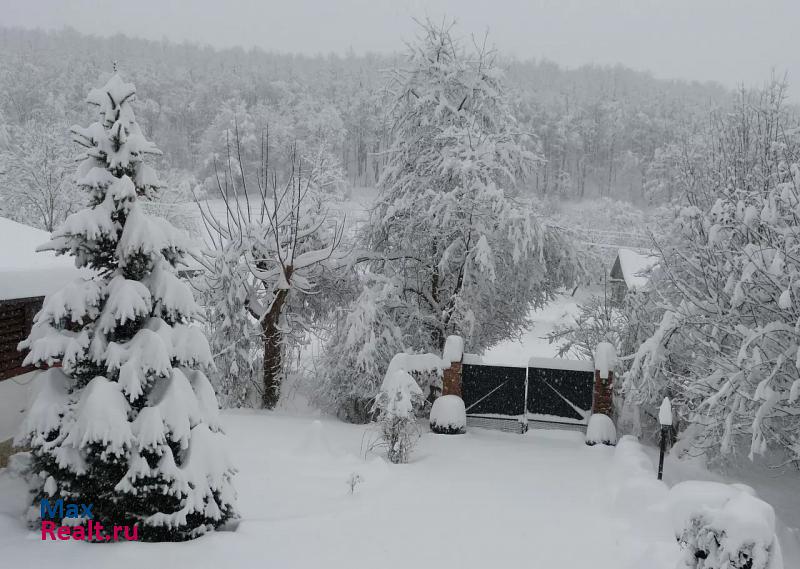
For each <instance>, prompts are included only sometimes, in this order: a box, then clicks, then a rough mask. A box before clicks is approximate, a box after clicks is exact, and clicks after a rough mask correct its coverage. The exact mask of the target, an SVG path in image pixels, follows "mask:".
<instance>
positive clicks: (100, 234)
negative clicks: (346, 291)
mask: <svg viewBox="0 0 800 569" xmlns="http://www.w3.org/2000/svg"><path fill="white" fill-rule="evenodd" d="M134 98H135V88H134V86H133V85H132V84H130V83H125V82H124V81H123V80H122V79H121V78H120V76H119V75H117V74H114V75H113V76H112V77H111V78H110V79H109V80H108V82H107V83H106V84H105V85H104V86H103V87H102V88H99V89H93V90H92V91H91V92H90V93H89V97H88V102H89V103H90V104H91V105H93V106H94V107H96V108H97V110H98V114H99V118H98V121H97V122H95V123H93V124H91V125H90V126H89V127H87V128H81V127H73V129H72V132H73V138H74V140H75V141H76V142H77V143H78V144H80V145H81V146H82V147H83V148H84V149H85V154H84V157H83V161H82V162H81V163H80V166H79V167H78V172H77V183H78V185H79V186H80V187H81V188H82V189H83V190H85V191H86V192H87V193H88V196H89V206H88V207H87V208H85V209H83V210H81V211H78V212H77V213H74V214H72V215H70V216H69V217H68V218H67V219H66V220H65V221H64V223H63V224H62V225H61V226H60V227H59V228H58V229H57V230H56V231H54V232H53V234H52V239H51V241H49V242H48V243H47V244H45V245H43V246H42V247H40V249H41V250H54V251H56V252H57V253H59V254H68V255H72V256H74V257H75V263H76V265H77V266H78V267H88V268H90V269H91V270H92V271H93V272H94V275H93V276H92V278H91V279H88V280H80V281H76V282H73V283H72V284H70V285H68V286H66V287H65V288H63V289H61V290H60V291H58V292H56V293H54V294H51V295H50V296H48V297H47V298H46V299H45V301H44V305H43V307H42V309H41V311H40V312H39V313H38V314H37V316H36V319H35V323H34V326H33V329H32V331H31V334H30V336H29V338H28V339H27V340H26V341H24V342H23V343H22V344H21V346H22V347H27V348H29V349H30V352H29V353H28V355H27V357H26V360H25V363H26V365H29V364H36V365H41V364H47V365H50V366H53V365H54V364H60V367H51V368H50V369H49V370H47V371H46V372H45V373H44V374H43V375H42V377H40V379H39V380H38V382H39V384H40V386H39V394H38V397H37V398H36V400H35V401H34V403H33V405H32V408H31V410H30V411H29V413H28V415H27V417H26V419H25V422H24V424H23V427H22V430H21V433H20V437H19V441H20V442H23V443H28V444H30V446H31V448H32V451H33V467H32V469H31V478H32V484H33V487H34V506H35V507H36V506H38V504H39V500H40V499H42V498H52V499H56V498H63V499H65V500H66V501H68V502H70V503H83V504H93V513H94V521H95V522H97V523H102V524H103V525H104V526H105V527H106V528H109V529H110V528H111V527H113V526H114V525H133V524H137V525H138V526H139V532H138V534H139V536H141V538H142V539H145V540H154V541H157V540H184V539H190V538H193V537H196V536H198V535H200V534H202V533H204V532H206V531H208V530H210V529H213V528H215V527H218V526H220V525H221V524H223V523H224V522H225V521H226V520H228V519H230V518H231V517H232V516H234V515H235V498H236V497H235V492H234V489H233V487H232V483H231V482H232V481H231V478H232V475H233V473H234V469H233V466H232V465H231V463H230V461H229V459H228V457H227V453H226V444H225V436H224V434H223V433H222V431H221V427H220V421H219V416H218V408H217V400H216V397H215V395H214V391H213V389H212V387H211V385H210V384H209V382H208V380H207V379H206V376H205V375H204V373H203V371H202V370H203V369H204V368H206V367H208V366H210V365H211V363H212V362H211V354H210V351H209V347H208V343H207V341H206V339H205V337H204V335H203V333H202V330H201V328H199V327H197V326H195V325H194V324H193V320H194V319H195V317H196V316H198V314H199V308H198V306H197V305H196V304H195V301H194V299H193V297H192V293H191V290H190V288H189V286H188V285H187V284H186V283H185V282H184V281H182V280H181V279H180V278H179V277H178V276H177V274H176V267H177V266H178V264H179V263H180V262H181V259H182V258H183V256H184V254H185V253H186V251H187V243H186V242H185V240H184V237H183V235H182V234H181V233H180V232H178V231H177V230H176V229H175V228H174V227H173V226H172V225H170V224H169V223H168V222H167V221H165V220H163V219H159V218H153V217H150V216H148V215H146V214H145V212H144V211H143V209H142V205H141V203H140V201H141V200H142V199H147V198H149V197H152V196H154V195H155V193H156V192H157V191H158V190H159V188H160V187H161V182H160V181H159V179H158V176H157V175H156V173H155V171H154V170H153V168H151V167H150V166H148V165H146V164H145V163H144V158H145V157H146V156H147V155H155V154H160V151H159V150H158V149H157V148H156V147H155V145H154V144H153V143H152V142H150V141H148V140H147V139H146V138H145V137H144V135H143V134H142V132H141V130H140V128H139V126H138V124H137V123H136V120H135V117H134V112H133V106H132V103H133V101H134ZM35 510H36V508H34V511H35ZM56 521H59V520H56Z"/></svg>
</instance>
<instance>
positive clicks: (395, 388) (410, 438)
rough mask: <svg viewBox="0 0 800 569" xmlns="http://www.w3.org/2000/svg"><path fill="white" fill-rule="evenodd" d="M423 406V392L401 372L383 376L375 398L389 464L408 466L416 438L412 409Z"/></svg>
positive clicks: (404, 372)
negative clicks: (406, 463) (404, 464)
mask: <svg viewBox="0 0 800 569" xmlns="http://www.w3.org/2000/svg"><path fill="white" fill-rule="evenodd" d="M421 403H422V390H421V389H420V388H419V385H417V382H416V381H415V380H414V378H413V377H412V376H411V374H410V373H408V372H407V371H406V370H404V369H395V370H392V371H391V372H389V373H387V374H386V378H385V379H384V380H383V385H381V390H380V393H378V396H377V397H376V398H375V409H376V410H377V411H378V424H379V428H380V432H381V438H382V440H383V444H385V445H386V453H387V456H388V457H389V460H390V461H391V462H393V463H395V464H399V463H405V462H408V457H409V455H410V454H411V451H412V450H414V445H415V444H416V442H417V439H418V438H419V433H418V432H417V428H416V415H415V413H414V407H415V406H417V405H420V404H421Z"/></svg>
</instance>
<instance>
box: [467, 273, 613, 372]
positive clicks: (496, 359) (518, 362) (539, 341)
mask: <svg viewBox="0 0 800 569" xmlns="http://www.w3.org/2000/svg"><path fill="white" fill-rule="evenodd" d="M600 292H602V291H597V290H594V289H587V288H580V289H578V291H577V292H576V293H575V296H571V295H570V294H560V295H558V297H557V298H556V299H555V300H553V301H552V302H550V303H549V304H548V305H547V306H545V307H544V308H542V309H541V310H535V311H533V312H531V314H530V319H531V326H530V328H529V329H528V330H526V331H525V332H524V333H523V334H522V337H521V338H520V339H519V340H507V341H505V342H501V343H499V344H497V345H496V346H493V347H491V348H489V349H488V350H486V353H485V354H484V355H483V361H485V362H486V363H490V364H503V365H511V366H527V365H528V360H529V359H530V358H532V357H542V358H554V357H556V352H557V346H556V345H555V344H549V343H548V342H547V340H545V339H544V336H545V335H546V334H549V333H550V332H552V331H553V328H554V327H555V325H556V324H563V323H565V322H568V321H570V320H571V319H572V317H574V316H577V314H578V304H579V303H581V302H583V301H585V300H586V299H587V298H589V297H590V296H591V295H592V293H595V294H599V293H600Z"/></svg>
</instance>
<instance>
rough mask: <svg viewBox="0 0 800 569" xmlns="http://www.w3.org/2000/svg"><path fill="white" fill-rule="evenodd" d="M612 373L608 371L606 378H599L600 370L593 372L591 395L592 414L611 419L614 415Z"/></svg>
mask: <svg viewBox="0 0 800 569" xmlns="http://www.w3.org/2000/svg"><path fill="white" fill-rule="evenodd" d="M613 391H614V372H613V371H611V370H609V371H608V377H607V378H606V379H603V378H602V377H600V370H599V369H596V370H594V393H593V395H592V413H602V414H603V415H608V416H609V417H613V413H614V393H613Z"/></svg>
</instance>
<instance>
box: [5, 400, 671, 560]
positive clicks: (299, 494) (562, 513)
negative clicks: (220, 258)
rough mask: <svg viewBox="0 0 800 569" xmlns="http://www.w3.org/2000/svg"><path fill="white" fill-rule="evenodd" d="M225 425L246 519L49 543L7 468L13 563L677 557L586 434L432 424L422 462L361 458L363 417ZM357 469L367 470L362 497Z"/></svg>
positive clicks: (608, 455) (8, 548)
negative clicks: (629, 511) (150, 535)
mask: <svg viewBox="0 0 800 569" xmlns="http://www.w3.org/2000/svg"><path fill="white" fill-rule="evenodd" d="M226 424H227V429H228V432H229V434H230V435H231V440H232V441H234V442H233V443H232V451H233V453H234V456H235V459H236V461H237V463H238V465H239V467H240V473H239V475H238V477H237V487H238V490H239V498H240V508H241V512H242V517H243V519H242V521H241V524H240V525H239V528H238V531H236V532H226V533H216V534H213V535H209V536H206V537H203V538H201V539H200V540H197V541H194V542H190V543H181V544H140V543H120V544H109V545H89V544H85V543H70V542H42V541H41V540H40V539H39V534H37V533H33V532H28V531H26V530H25V529H24V527H23V526H22V525H21V522H20V521H19V519H18V517H17V515H18V512H19V511H21V509H22V508H23V507H24V502H25V496H24V492H23V487H22V483H21V481H20V480H18V479H13V478H11V477H9V476H8V474H6V475H2V474H0V551H2V556H3V562H4V563H3V567H9V568H11V569H17V568H24V567H33V566H39V567H42V566H44V567H47V566H55V565H56V564H57V565H58V566H61V567H76V568H77V567H115V568H120V569H122V568H127V567H130V568H137V569H141V568H142V567H146V568H147V569H156V568H160V567H170V568H176V567H192V568H212V567H213V568H220V567H225V568H229V569H238V568H240V567H241V568H254V569H255V568H257V567H276V568H281V569H285V568H294V567H296V568H306V567H308V568H312V567H314V568H319V567H331V568H339V567H347V568H361V567H363V568H370V569H374V568H376V567H379V568H381V569H385V568H392V567H398V568H401V567H402V568H408V567H420V568H425V567H436V568H441V569H449V568H454V569H455V568H459V569H462V568H463V569H467V568H473V567H474V568H481V569H488V568H502V567H533V568H542V569H589V568H591V569H626V568H630V569H633V568H637V569H638V568H642V569H644V568H647V569H662V568H663V569H667V568H669V569H672V567H673V566H674V559H675V557H674V556H675V555H676V552H677V548H676V546H675V545H674V542H672V543H670V541H669V540H667V541H666V542H664V541H661V537H663V536H659V537H658V538H657V539H653V538H647V537H645V536H643V534H641V533H640V532H639V530H638V529H637V528H634V527H633V526H632V524H631V523H630V522H629V521H627V520H626V518H625V517H624V516H621V515H618V514H617V513H615V512H616V510H615V508H614V505H613V504H612V501H613V492H611V491H609V489H608V486H607V485H608V484H609V483H610V482H611V480H610V478H611V474H610V465H611V462H612V461H611V459H612V455H613V449H610V448H606V447H594V448H589V447H586V446H585V445H584V444H583V439H582V436H581V435H580V434H576V433H568V432H555V431H536V432H531V433H528V434H527V435H524V436H522V435H514V434H509V433H500V432H492V431H485V430H480V429H473V430H472V431H470V432H469V433H468V434H467V435H464V436H450V437H448V436H437V435H433V434H430V433H426V434H424V435H423V438H422V440H421V443H420V446H419V447H418V450H417V452H416V453H415V455H414V457H413V462H412V463H411V464H408V465H390V464H388V463H386V462H385V461H384V460H383V459H382V458H379V457H377V456H375V455H371V456H370V457H369V458H367V460H364V459H363V458H359V455H360V454H361V450H360V449H361V447H362V438H363V436H364V433H365V430H366V427H363V426H354V425H347V424H343V423H340V422H336V421H328V420H324V421H323V422H322V423H317V424H314V423H313V422H312V419H311V418H308V417H303V418H301V417H292V416H286V415H281V414H265V413H254V412H253V413H235V414H229V415H227V416H226ZM354 472H356V473H358V474H360V475H361V477H362V478H363V479H364V482H363V483H362V484H360V485H359V486H358V487H357V489H356V492H355V495H352V496H351V495H349V493H348V489H347V484H346V481H347V479H348V477H349V476H350V474H351V473H354ZM667 537H668V536H667ZM656 551H657V552H659V553H658V554H657V555H655V557H656V558H658V559H660V561H653V556H654V552H656ZM645 560H647V561H645ZM8 561H10V563H6V562H8Z"/></svg>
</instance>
